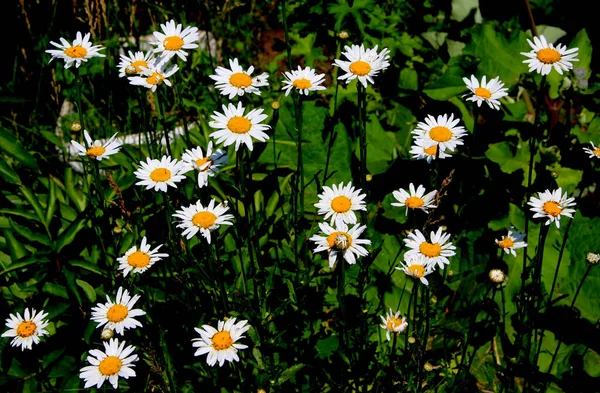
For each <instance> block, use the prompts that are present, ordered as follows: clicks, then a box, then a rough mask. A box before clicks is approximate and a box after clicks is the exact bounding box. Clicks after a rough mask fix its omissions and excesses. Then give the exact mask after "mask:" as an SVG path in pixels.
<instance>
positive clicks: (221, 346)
mask: <svg viewBox="0 0 600 393" xmlns="http://www.w3.org/2000/svg"><path fill="white" fill-rule="evenodd" d="M235 320H236V319H235V318H230V319H228V320H227V321H219V322H218V324H217V329H215V328H214V327H212V326H210V325H202V329H198V328H194V330H196V332H197V333H198V334H200V338H194V339H192V346H193V347H194V348H198V350H196V352H195V353H194V356H200V355H204V354H208V356H207V357H206V363H207V364H208V365H209V366H211V367H212V366H214V365H215V364H216V363H217V362H219V367H222V366H223V364H225V361H226V360H227V361H228V362H233V361H234V360H235V361H236V362H239V361H240V358H239V356H238V354H237V352H238V350H240V349H246V348H248V346H247V345H244V344H240V343H238V342H237V341H238V340H239V339H241V338H244V335H243V334H244V333H245V332H246V331H248V329H250V325H248V321H246V320H244V321H239V322H238V323H236V322H235Z"/></svg>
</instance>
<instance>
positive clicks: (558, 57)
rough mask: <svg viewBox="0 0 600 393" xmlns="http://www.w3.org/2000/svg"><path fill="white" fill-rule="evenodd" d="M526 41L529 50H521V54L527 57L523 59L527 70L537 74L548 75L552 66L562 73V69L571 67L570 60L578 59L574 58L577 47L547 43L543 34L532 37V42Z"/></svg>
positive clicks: (566, 69)
mask: <svg viewBox="0 0 600 393" xmlns="http://www.w3.org/2000/svg"><path fill="white" fill-rule="evenodd" d="M527 43H528V44H529V46H530V47H531V51H529V52H521V54H522V55H523V56H526V57H528V59H527V60H523V63H527V65H528V66H529V72H531V71H534V70H535V71H536V72H537V73H538V74H542V75H548V74H549V73H550V71H552V68H554V69H555V70H556V72H558V73H559V74H561V75H562V73H563V71H568V70H570V69H572V68H573V63H571V62H572V61H579V59H577V58H576V56H577V51H578V50H579V48H572V49H567V46H566V45H561V44H558V46H556V47H555V46H554V44H550V43H548V41H546V37H544V36H543V35H541V36H539V37H533V42H531V40H530V39H527Z"/></svg>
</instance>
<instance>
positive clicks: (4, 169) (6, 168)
mask: <svg viewBox="0 0 600 393" xmlns="http://www.w3.org/2000/svg"><path fill="white" fill-rule="evenodd" d="M0 175H2V177H3V178H4V180H6V181H7V182H9V183H12V184H21V179H20V178H19V174H18V173H17V172H16V171H15V170H14V169H13V168H12V167H11V165H10V164H9V163H8V162H7V161H6V160H5V159H4V158H0Z"/></svg>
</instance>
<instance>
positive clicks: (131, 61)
mask: <svg viewBox="0 0 600 393" xmlns="http://www.w3.org/2000/svg"><path fill="white" fill-rule="evenodd" d="M119 56H120V58H121V61H120V62H119V65H118V66H117V67H119V78H123V77H125V76H134V75H140V74H141V73H142V71H143V68H151V67H153V66H154V61H155V60H156V59H155V58H154V56H153V55H152V52H147V53H144V52H142V51H137V52H135V54H134V53H133V52H132V51H129V55H124V54H120V55H119Z"/></svg>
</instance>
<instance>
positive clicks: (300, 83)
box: [292, 78, 312, 90]
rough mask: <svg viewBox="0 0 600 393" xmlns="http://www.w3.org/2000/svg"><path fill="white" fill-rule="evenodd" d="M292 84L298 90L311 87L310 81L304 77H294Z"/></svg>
mask: <svg viewBox="0 0 600 393" xmlns="http://www.w3.org/2000/svg"><path fill="white" fill-rule="evenodd" d="M292 84H293V85H294V87H295V88H297V89H298V90H302V89H310V88H311V87H312V83H310V81H309V80H308V79H306V78H300V79H296V80H295V81H294V83H292Z"/></svg>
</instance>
